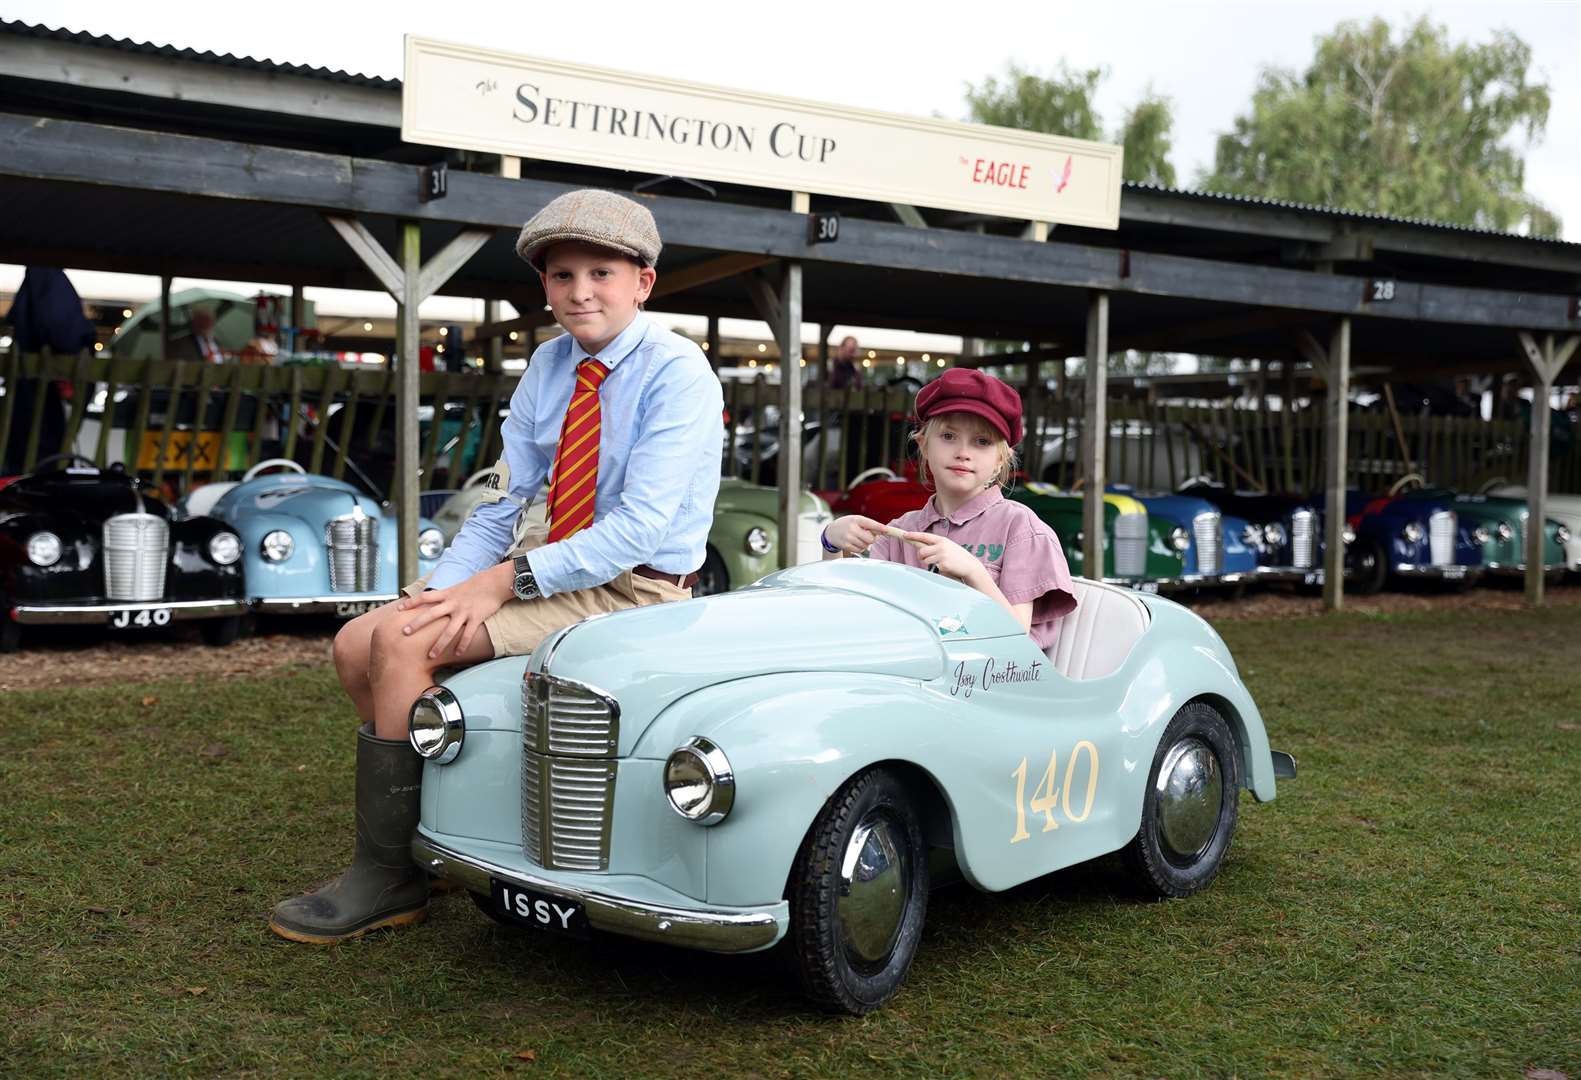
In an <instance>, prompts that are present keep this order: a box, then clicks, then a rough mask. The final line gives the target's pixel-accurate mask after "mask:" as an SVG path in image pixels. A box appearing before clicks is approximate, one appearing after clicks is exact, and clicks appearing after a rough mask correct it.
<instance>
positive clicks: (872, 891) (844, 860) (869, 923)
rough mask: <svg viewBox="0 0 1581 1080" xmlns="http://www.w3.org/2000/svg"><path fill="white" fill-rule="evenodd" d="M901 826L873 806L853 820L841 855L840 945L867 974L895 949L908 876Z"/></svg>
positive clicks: (885, 959) (906, 897) (886, 958)
mask: <svg viewBox="0 0 1581 1080" xmlns="http://www.w3.org/2000/svg"><path fill="white" fill-rule="evenodd" d="M900 836H901V830H900V828H899V826H898V825H897V824H896V823H895V822H894V821H892V820H890V818H889V815H887V814H885V813H884V812H883V811H881V810H874V811H872V812H870V813H869V814H868V815H867V816H866V817H864V818H863V819H862V820H861V822H859V823H858V824H857V827H856V828H855V830H853V831H852V833H851V841H850V843H848V844H847V845H846V848H845V852H844V854H843V855H842V856H841V859H840V895H839V899H838V901H837V904H836V908H837V911H838V914H839V917H840V939H841V942H840V943H841V946H842V948H844V950H845V954H846V958H847V959H848V960H849V961H850V963H851V966H852V967H854V968H856V969H857V970H858V971H862V972H864V973H871V972H873V971H876V970H879V969H882V968H883V966H884V965H885V963H887V962H888V960H889V957H890V954H891V953H892V952H894V949H895V941H896V939H897V938H899V936H900V924H901V920H902V919H903V918H904V917H905V914H906V902H907V900H908V899H909V895H908V893H909V887H910V881H911V874H910V867H909V866H908V865H907V862H908V856H907V854H906V850H905V846H904V844H903V843H902V842H901V839H900Z"/></svg>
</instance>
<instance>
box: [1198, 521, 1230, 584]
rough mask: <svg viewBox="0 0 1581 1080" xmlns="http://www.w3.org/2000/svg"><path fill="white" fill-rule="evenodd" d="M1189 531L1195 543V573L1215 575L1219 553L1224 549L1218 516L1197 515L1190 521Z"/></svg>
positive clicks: (1218, 562) (1217, 569) (1217, 570)
mask: <svg viewBox="0 0 1581 1080" xmlns="http://www.w3.org/2000/svg"><path fill="white" fill-rule="evenodd" d="M1191 531H1192V533H1193V534H1194V539H1195V540H1196V541H1197V573H1199V574H1217V573H1218V572H1219V564H1220V554H1219V553H1220V551H1221V549H1222V548H1223V547H1224V538H1223V537H1222V536H1221V535H1220V533H1219V515H1218V514H1213V513H1208V514H1198V515H1197V516H1196V517H1194V518H1192V519H1191Z"/></svg>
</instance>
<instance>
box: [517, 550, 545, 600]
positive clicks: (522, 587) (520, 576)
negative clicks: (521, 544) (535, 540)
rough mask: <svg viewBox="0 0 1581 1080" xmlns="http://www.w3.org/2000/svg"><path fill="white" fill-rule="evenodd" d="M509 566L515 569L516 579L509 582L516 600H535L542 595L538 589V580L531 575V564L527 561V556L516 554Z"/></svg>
mask: <svg viewBox="0 0 1581 1080" xmlns="http://www.w3.org/2000/svg"><path fill="white" fill-rule="evenodd" d="M511 566H512V567H513V568H514V569H515V571H516V579H515V581H513V582H512V583H511V591H512V592H513V593H515V594H516V599H518V600H537V599H538V598H539V597H541V596H543V593H542V592H540V591H539V589H538V581H537V579H536V578H534V577H533V576H532V564H531V563H529V562H528V561H527V556H525V555H518V556H516V558H515V559H513V560H511Z"/></svg>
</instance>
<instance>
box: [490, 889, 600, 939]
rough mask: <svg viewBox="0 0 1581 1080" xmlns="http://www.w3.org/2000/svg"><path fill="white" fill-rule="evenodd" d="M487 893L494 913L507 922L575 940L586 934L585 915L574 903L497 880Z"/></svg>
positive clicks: (579, 906)
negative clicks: (569, 936)
mask: <svg viewBox="0 0 1581 1080" xmlns="http://www.w3.org/2000/svg"><path fill="white" fill-rule="evenodd" d="M489 891H490V893H491V894H492V895H493V898H494V910H495V911H497V912H499V913H500V914H501V915H503V916H504V917H505V918H506V919H508V920H509V921H510V922H513V923H520V924H521V925H522V926H531V927H534V928H535V929H538V930H553V931H555V932H556V933H563V934H575V935H578V936H582V935H585V934H587V932H588V922H587V912H586V911H585V910H584V909H583V907H582V905H581V904H580V903H578V902H577V901H575V900H567V899H566V898H565V897H562V896H550V895H549V894H548V893H541V892H537V891H535V890H533V889H524V888H522V887H521V886H519V885H512V884H509V883H507V882H504V881H500V880H499V879H498V878H490V879H489Z"/></svg>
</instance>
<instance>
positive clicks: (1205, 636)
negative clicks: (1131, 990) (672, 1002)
mask: <svg viewBox="0 0 1581 1080" xmlns="http://www.w3.org/2000/svg"><path fill="white" fill-rule="evenodd" d="M1077 590H1078V593H1079V596H1078V600H1079V606H1078V608H1077V609H1076V611H1075V612H1073V613H1072V614H1071V615H1069V616H1067V617H1066V621H1065V624H1064V626H1063V627H1062V629H1061V632H1060V635H1059V639H1058V641H1057V642H1056V644H1055V646H1054V647H1053V648H1052V649H1051V650H1050V651H1049V652H1048V653H1046V654H1045V653H1044V652H1042V651H1041V650H1039V649H1038V648H1037V646H1036V645H1035V644H1034V643H1033V642H1032V640H1031V638H1029V637H1028V636H1027V635H1026V634H1025V633H1024V632H1023V631H1022V629H1021V627H1020V625H1019V624H1018V623H1017V622H1016V621H1015V620H1014V619H1013V618H1012V617H1011V616H1010V615H1009V614H1008V613H1007V612H1006V611H1005V610H1004V609H1003V608H1002V607H1000V606H999V605H997V604H995V603H994V602H993V601H991V600H989V599H987V598H985V597H984V596H983V595H982V594H980V593H978V592H976V591H974V590H972V589H970V588H967V587H966V586H964V585H960V584H958V583H956V582H954V581H951V580H948V579H946V578H943V577H940V576H939V575H936V574H928V573H924V572H922V571H920V570H915V569H913V568H910V567H906V566H902V565H898V564H893V563H880V562H875V561H872V560H865V559H844V560H835V561H830V562H820V563H812V564H807V565H803V566H796V567H792V568H791V569H788V570H782V571H779V572H777V573H774V574H771V575H769V576H768V577H766V578H764V579H762V580H761V581H758V582H757V583H755V584H753V585H751V586H749V587H747V588H745V589H741V590H738V591H735V592H731V593H725V594H722V595H717V596H709V597H702V598H697V599H692V600H686V601H680V602H676V603H669V604H661V605H655V606H651V607H645V608H639V609H636V610H632V611H622V612H619V613H615V614H611V615H603V616H597V617H594V618H591V619H587V620H585V621H583V622H580V623H577V624H575V625H573V626H570V627H568V628H566V629H564V630H561V631H559V632H557V633H555V634H552V635H551V636H550V637H549V638H547V639H546V640H545V641H544V642H543V643H542V644H541V645H540V646H539V647H538V648H537V649H536V650H535V651H534V652H533V654H532V655H531V656H530V657H514V658H504V659H500V660H495V661H492V662H489V663H485V664H480V665H478V666H477V667H473V668H469V669H467V670H464V671H460V672H458V673H456V674H454V675H452V676H450V677H449V678H447V679H446V680H445V681H444V684H443V685H441V686H436V687H433V688H431V689H429V690H428V691H426V692H425V693H424V694H423V695H422V696H421V697H420V698H419V699H418V701H417V702H416V704H415V705H414V706H413V708H412V711H411V716H410V721H409V731H410V738H411V742H412V745H413V746H414V747H415V748H416V750H417V751H418V753H420V754H422V755H423V756H424V757H425V758H426V759H427V761H426V763H425V766H424V771H423V788H422V815H421V821H420V823H419V826H418V829H417V831H416V832H415V834H414V836H413V840H412V851H413V855H414V857H415V858H416V860H417V862H418V863H419V865H422V866H424V867H426V868H427V869H428V870H429V871H430V872H431V873H433V874H435V875H437V876H439V877H444V878H448V879H450V880H451V881H454V882H458V883H459V884H461V885H462V886H464V887H465V888H466V889H467V890H469V891H470V892H471V893H472V895H473V898H474V899H475V900H476V901H477V903H478V905H479V906H480V907H481V908H483V909H484V910H485V911H486V912H487V913H488V914H489V915H490V916H491V917H493V918H494V919H496V920H497V921H500V922H503V923H509V924H515V925H521V926H528V927H536V928H539V929H543V930H548V931H553V932H560V933H573V934H575V933H587V932H589V931H603V932H607V933H610V934H617V935H626V936H629V937H633V938H640V939H644V940H648V941H657V942H667V943H670V944H673V945H678V946H683V947H687V948H694V949H704V950H710V951H714V952H722V953H736V952H752V951H756V950H760V949H767V948H769V947H771V946H773V945H775V944H776V943H778V942H780V941H781V940H782V939H789V943H788V948H789V950H790V951H791V952H792V953H793V955H794V957H795V960H796V964H797V967H798V969H799V971H800V975H801V979H802V982H803V985H804V988H805V990H806V991H807V993H808V994H809V996H810V997H811V998H812V999H813V1000H814V1001H816V1002H817V1003H819V1004H820V1005H822V1006H824V1007H827V1008H829V1009H831V1010H834V1011H846V1012H851V1013H858V1014H860V1013H865V1012H868V1011H870V1010H872V1009H875V1008H877V1007H878V1006H880V1005H882V1004H883V1003H884V1002H885V1001H887V1000H888V999H889V998H890V997H891V996H892V995H893V994H894V993H895V992H896V991H897V990H898V989H899V987H900V985H901V983H902V981H903V980H904V979H905V977H906V974H907V971H908V970H909V968H910V966H911V962H912V958H913V956H914V955H915V954H916V951H917V946H918V942H919V940H920V936H921V931H922V926H923V920H924V917H925V915H926V912H927V906H928V891H929V882H930V875H935V874H937V873H938V872H939V871H940V868H943V872H945V873H949V874H955V873H958V874H959V875H960V876H961V877H963V878H964V879H965V880H966V881H967V882H968V883H970V884H971V885H973V886H975V887H976V888H979V889H983V890H987V891H999V890H1003V889H1008V888H1010V887H1012V886H1014V885H1018V884H1020V883H1022V882H1025V881H1028V880H1030V879H1032V878H1036V877H1039V876H1041V875H1043V874H1047V873H1050V872H1051V871H1054V870H1058V869H1060V868H1062V867H1066V866H1070V865H1072V864H1074V863H1079V862H1083V861H1085V860H1089V859H1094V858H1097V857H1098V856H1101V855H1105V854H1108V853H1110V852H1116V851H1118V852H1121V854H1122V855H1123V859H1124V865H1125V866H1126V867H1127V868H1128V870H1129V873H1130V875H1131V876H1132V877H1133V878H1134V879H1135V881H1136V882H1137V884H1138V885H1139V886H1140V888H1141V890H1142V891H1143V892H1144V893H1146V894H1148V895H1151V896H1155V897H1183V896H1187V895H1190V894H1191V893H1194V892H1196V891H1197V890H1199V889H1201V888H1203V887H1204V886H1205V885H1207V884H1208V883H1209V882H1210V881H1211V880H1212V879H1213V877H1214V876H1215V874H1217V873H1218V870H1219V867H1220V866H1221V865H1222V864H1223V862H1224V859H1225V857H1226V855H1227V854H1228V852H1229V850H1230V843H1231V838H1232V836H1233V834H1234V831H1235V824H1236V816H1237V812H1238V806H1239V796H1240V792H1241V789H1243V788H1244V789H1246V790H1248V791H1250V792H1251V794H1252V796H1253V797H1254V798H1256V799H1257V800H1258V801H1267V800H1270V799H1272V798H1273V797H1274V793H1275V780H1276V777H1290V776H1294V775H1295V765H1294V761H1293V759H1291V758H1290V757H1289V756H1288V755H1284V754H1277V753H1274V752H1272V751H1270V749H1269V746H1268V738H1267V735H1266V733H1265V732H1264V728H1263V721H1262V717H1261V715H1260V714H1259V712H1258V710H1257V706H1256V704H1255V703H1254V702H1253V701H1252V698H1251V695H1250V694H1249V693H1248V692H1247V690H1246V687H1245V686H1244V684H1243V683H1242V682H1241V678H1240V675H1239V673H1238V672H1237V671H1236V667H1235V661H1234V659H1233V658H1232V657H1231V656H1230V653H1229V650H1228V649H1227V648H1226V647H1225V645H1224V642H1223V641H1222V640H1220V638H1219V636H1218V635H1217V634H1216V633H1215V632H1214V631H1213V630H1212V628H1210V627H1209V626H1208V624H1207V623H1206V622H1204V621H1203V620H1202V619H1200V618H1199V617H1197V616H1196V615H1194V614H1192V613H1191V612H1190V611H1189V610H1187V609H1186V608H1184V607H1181V606H1179V605H1177V604H1175V603H1174V602H1172V601H1170V600H1167V599H1163V598H1161V597H1157V596H1151V595H1143V594H1139V593H1136V592H1133V591H1132V590H1128V589H1123V588H1119V587H1116V586H1112V585H1104V584H1100V583H1097V582H1092V581H1087V580H1084V579H1078V581H1077ZM767 627H774V628H779V629H780V630H781V631H782V632H779V633H773V634H766V633H764V629H765V628H767Z"/></svg>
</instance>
